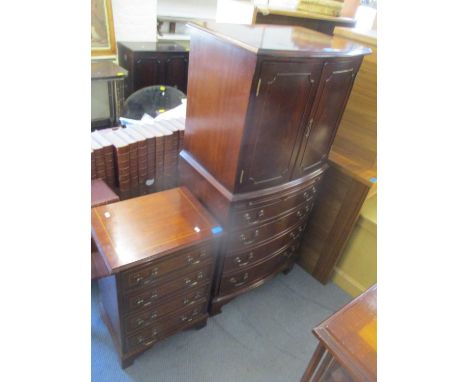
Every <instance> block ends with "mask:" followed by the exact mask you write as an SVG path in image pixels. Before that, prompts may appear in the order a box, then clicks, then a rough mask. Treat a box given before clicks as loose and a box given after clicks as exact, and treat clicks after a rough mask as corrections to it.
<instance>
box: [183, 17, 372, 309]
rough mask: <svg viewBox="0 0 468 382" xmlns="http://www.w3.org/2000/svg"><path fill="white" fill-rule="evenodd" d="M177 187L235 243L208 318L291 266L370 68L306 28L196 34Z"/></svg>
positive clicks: (353, 50)
mask: <svg viewBox="0 0 468 382" xmlns="http://www.w3.org/2000/svg"><path fill="white" fill-rule="evenodd" d="M190 30H191V48H190V49H191V50H190V64H189V81H188V96H187V100H188V103H187V120H186V128H185V138H184V139H185V143H184V147H185V150H184V151H182V153H181V157H182V160H181V168H180V172H181V181H182V182H183V183H184V184H186V185H187V186H188V187H189V188H190V189H191V191H192V192H194V194H195V195H196V196H197V197H198V198H199V199H200V200H201V201H202V202H203V203H204V204H205V205H206V206H207V207H208V209H209V210H210V211H211V212H212V213H213V214H214V215H215V216H216V217H217V218H218V219H219V220H220V222H221V223H222V224H223V226H224V227H225V230H226V231H227V234H226V236H225V238H224V240H223V244H222V247H221V256H220V257H219V259H218V262H217V268H216V270H217V272H216V276H215V284H214V286H213V290H212V293H213V301H212V304H211V312H212V313H216V312H219V309H220V307H221V306H222V305H223V304H224V303H226V302H227V301H229V300H231V299H232V298H234V297H235V296H237V295H239V294H241V293H244V292H246V291H247V290H250V289H252V288H255V287H257V286H259V285H261V284H262V283H264V282H265V281H266V280H268V279H269V278H271V277H273V276H274V275H275V274H276V273H278V272H280V271H287V270H288V269H290V268H291V267H292V265H293V263H294V260H295V257H296V251H297V249H298V248H299V246H300V241H301V236H302V232H303V231H304V229H305V225H306V224H307V220H308V216H309V213H310V211H311V210H312V207H313V204H314V200H315V197H316V194H317V190H318V188H319V183H320V180H321V178H322V175H323V173H324V171H325V170H326V168H327V157H328V152H329V150H330V146H331V144H332V142H333V139H334V137H335V134H336V130H337V128H338V125H339V122H340V119H341V115H342V113H343V110H344V107H345V106H346V102H347V99H348V97H349V94H350V91H351V88H352V85H353V81H354V78H355V76H356V74H357V72H358V70H359V66H360V64H361V61H362V57H363V55H365V54H368V53H369V52H370V50H369V49H368V48H366V47H364V46H362V45H360V44H356V43H352V42H349V41H347V40H344V39H339V38H333V37H330V36H326V35H323V34H321V33H318V32H315V31H311V30H307V29H305V28H301V27H289V26H273V25H253V26H251V25H235V24H215V23H204V24H199V25H195V24H193V25H190Z"/></svg>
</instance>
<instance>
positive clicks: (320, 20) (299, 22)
mask: <svg viewBox="0 0 468 382" xmlns="http://www.w3.org/2000/svg"><path fill="white" fill-rule="evenodd" d="M252 23H253V24H277V25H296V26H302V27H306V28H309V29H314V30H316V31H319V32H322V33H326V34H328V35H333V30H334V29H335V27H347V28H352V27H354V25H355V24H356V20H354V19H352V18H349V17H333V16H327V15H321V14H318V13H310V12H303V11H297V10H292V9H278V8H269V7H264V6H258V7H255V9H254V15H253V20H252Z"/></svg>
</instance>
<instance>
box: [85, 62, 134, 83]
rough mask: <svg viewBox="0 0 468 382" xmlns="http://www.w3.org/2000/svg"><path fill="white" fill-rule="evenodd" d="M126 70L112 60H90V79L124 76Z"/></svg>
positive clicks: (108, 78)
mask: <svg viewBox="0 0 468 382" xmlns="http://www.w3.org/2000/svg"><path fill="white" fill-rule="evenodd" d="M127 74H128V72H127V70H125V69H124V68H122V67H120V66H119V65H117V64H114V63H113V62H112V61H94V62H91V80H110V79H113V78H122V79H123V78H125V77H126V76H127Z"/></svg>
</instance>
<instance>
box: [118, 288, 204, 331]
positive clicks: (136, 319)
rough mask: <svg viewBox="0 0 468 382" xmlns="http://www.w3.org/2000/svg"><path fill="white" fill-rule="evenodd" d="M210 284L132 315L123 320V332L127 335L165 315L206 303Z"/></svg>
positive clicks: (159, 319)
mask: <svg viewBox="0 0 468 382" xmlns="http://www.w3.org/2000/svg"><path fill="white" fill-rule="evenodd" d="M209 292H210V284H206V285H204V286H203V287H201V288H198V289H196V290H190V291H184V292H183V293H179V294H178V295H177V296H174V297H169V298H167V299H165V301H161V303H158V304H156V306H155V307H154V308H153V309H150V310H147V311H144V312H141V313H136V314H132V315H130V316H129V317H127V318H126V319H125V331H126V332H127V333H130V332H133V331H136V330H139V329H142V328H146V327H148V326H150V325H152V324H153V323H155V322H157V321H161V320H163V319H164V318H165V317H166V315H167V314H170V313H172V312H174V311H177V310H179V309H183V308H188V307H189V306H193V305H196V304H198V303H200V302H207V301H208V298H209Z"/></svg>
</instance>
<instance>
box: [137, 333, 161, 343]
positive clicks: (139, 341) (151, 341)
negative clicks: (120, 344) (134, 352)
mask: <svg viewBox="0 0 468 382" xmlns="http://www.w3.org/2000/svg"><path fill="white" fill-rule="evenodd" d="M157 335H158V332H157V330H156V329H155V330H153V334H152V335H151V337H155V336H157ZM137 341H138V343H139V344H143V345H145V346H150V345H152V344H154V343H155V342H156V339H155V338H151V339H149V341H148V338H143V336H139V337H137ZM145 341H146V342H145Z"/></svg>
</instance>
